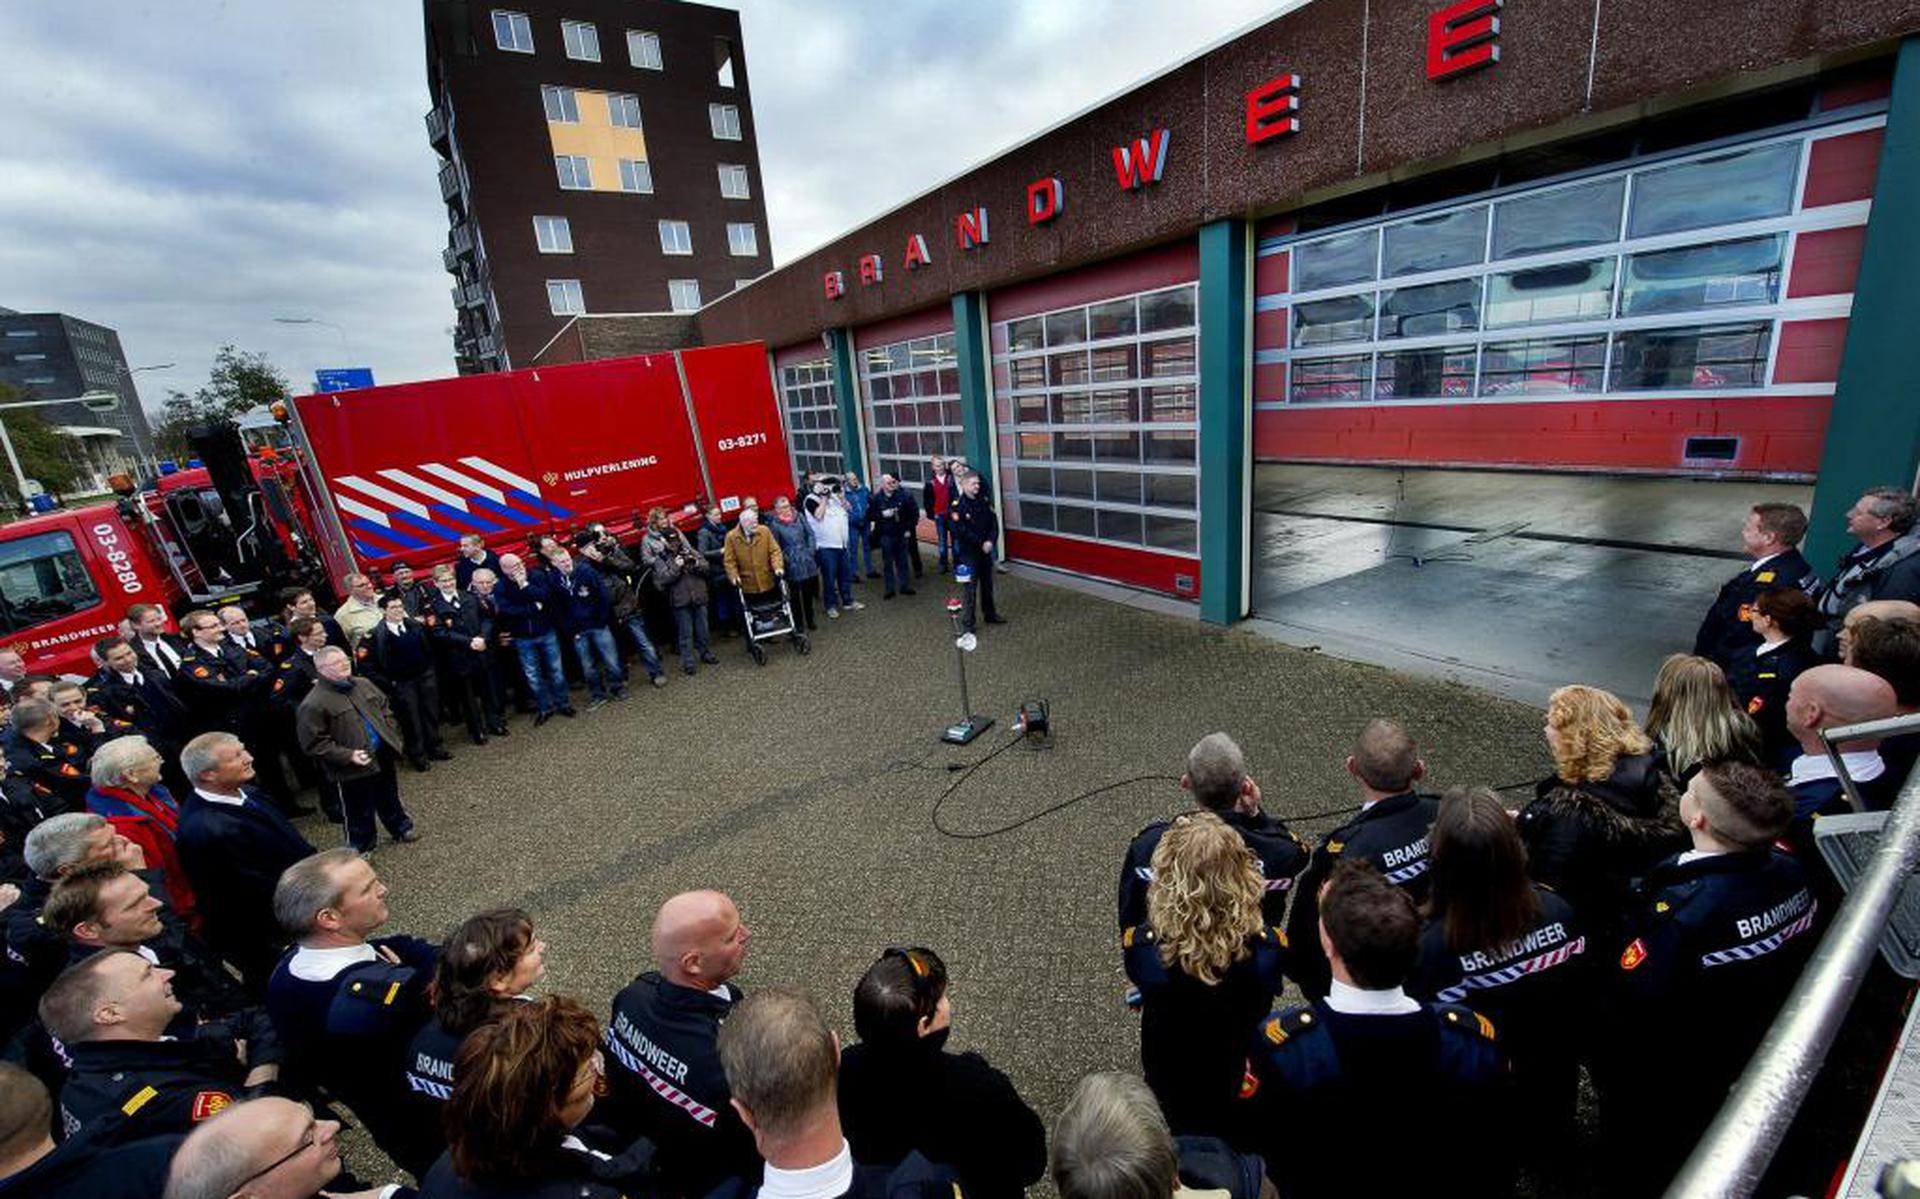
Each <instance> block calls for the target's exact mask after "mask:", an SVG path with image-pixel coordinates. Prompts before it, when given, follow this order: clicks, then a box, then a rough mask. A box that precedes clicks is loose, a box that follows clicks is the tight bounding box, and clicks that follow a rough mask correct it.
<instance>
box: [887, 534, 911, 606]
mask: <svg viewBox="0 0 1920 1199" xmlns="http://www.w3.org/2000/svg"><path fill="white" fill-rule="evenodd" d="M909 540H911V538H907V537H882V538H881V539H880V563H881V573H882V574H883V575H884V576H885V579H886V588H887V594H888V595H892V594H893V593H894V592H895V591H898V590H901V589H903V588H905V587H907V586H908V585H909V584H911V583H912V582H913V576H912V575H910V574H908V573H907V542H908V541H909ZM915 544H916V545H917V544H919V543H918V542H915Z"/></svg>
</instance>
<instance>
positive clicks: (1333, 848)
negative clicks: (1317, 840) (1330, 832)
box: [1327, 841, 1347, 854]
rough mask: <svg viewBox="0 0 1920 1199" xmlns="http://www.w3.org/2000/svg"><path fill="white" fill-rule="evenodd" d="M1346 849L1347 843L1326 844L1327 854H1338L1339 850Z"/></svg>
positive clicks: (1332, 842)
mask: <svg viewBox="0 0 1920 1199" xmlns="http://www.w3.org/2000/svg"><path fill="white" fill-rule="evenodd" d="M1346 847H1347V843H1346V842H1345V841H1329V842H1327V852H1328V853H1333V854H1337V853H1339V852H1340V851H1341V850H1344V849H1345V848H1346Z"/></svg>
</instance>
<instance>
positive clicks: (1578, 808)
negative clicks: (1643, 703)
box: [1519, 686, 1690, 927]
mask: <svg viewBox="0 0 1920 1199" xmlns="http://www.w3.org/2000/svg"><path fill="white" fill-rule="evenodd" d="M1542 731H1543V732H1544V734H1545V736H1546V740H1547V749H1548V750H1549V751H1550V752H1551V753H1552V755H1553V764H1554V772H1553V774H1551V775H1549V776H1548V777H1546V778H1544V779H1542V780H1540V783H1539V785H1538V786H1536V787H1535V788H1534V799H1533V802H1532V803H1530V804H1528V805H1527V806H1526V808H1525V809H1524V810H1523V811H1521V813H1520V818H1519V819H1520V836H1521V838H1522V839H1523V840H1525V841H1526V844H1527V862H1528V869H1529V871H1530V872H1531V873H1532V875H1533V877H1534V879H1535V880H1536V881H1538V882H1541V883H1545V884H1546V885H1547V886H1549V887H1552V888H1553V889H1554V890H1556V891H1558V892H1560V893H1561V894H1562V895H1564V896H1566V898H1567V900H1568V902H1570V903H1572V904H1573V906H1574V909H1575V910H1576V911H1577V912H1579V914H1580V916H1581V918H1582V919H1583V920H1585V921H1586V922H1587V923H1588V926H1589V927H1594V926H1595V925H1597V924H1602V923H1604V922H1606V921H1609V920H1612V919H1614V918H1615V917H1616V916H1617V914H1618V913H1619V912H1620V911H1622V910H1623V908H1622V905H1623V903H1624V901H1625V898H1626V891H1627V884H1628V881H1629V880H1630V879H1632V878H1634V877H1635V876H1637V875H1640V874H1644V873H1646V871H1647V870H1648V869H1649V868H1650V867H1652V866H1653V865H1655V864H1656V863H1658V862H1659V861H1660V860H1661V859H1662V858H1664V857H1666V856H1667V855H1668V854H1671V853H1679V852H1681V851H1683V850H1685V849H1686V848H1687V847H1688V845H1689V844H1690V842H1689V841H1688V839H1687V833H1686V829H1685V828H1684V827H1683V826H1682V825H1681V823H1680V789H1679V788H1678V787H1677V786H1675V785H1674V782H1673V779H1672V778H1671V777H1669V776H1668V774H1667V773H1666V771H1665V770H1663V769H1661V766H1660V759H1659V755H1657V754H1655V753H1654V752H1653V742H1652V741H1651V740H1649V739H1648V737H1647V735H1646V734H1645V733H1643V732H1641V731H1640V728H1639V726H1638V725H1636V724H1635V723H1634V720H1633V712H1632V711H1631V710H1629V709H1628V707H1627V705H1626V704H1624V703H1622V702H1620V699H1619V697H1618V696H1616V695H1614V694H1613V693H1611V692H1608V691H1602V690H1600V689H1599V688H1598V687H1582V686H1573V687H1562V688H1560V690H1558V691H1556V692H1554V693H1553V694H1552V695H1551V696H1549V697H1548V699H1547V720H1546V725H1545V728H1544V729H1543V730H1542Z"/></svg>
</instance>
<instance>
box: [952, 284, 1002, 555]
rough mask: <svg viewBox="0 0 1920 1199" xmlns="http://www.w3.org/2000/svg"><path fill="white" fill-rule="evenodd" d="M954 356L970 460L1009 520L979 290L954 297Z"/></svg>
mask: <svg viewBox="0 0 1920 1199" xmlns="http://www.w3.org/2000/svg"><path fill="white" fill-rule="evenodd" d="M953 356H954V359H955V361H956V362H957V363H958V365H959V368H960V424H961V426H962V427H963V429H964V430H965V434H964V435H965V437H966V447H967V448H966V459H967V461H968V462H970V463H972V464H973V467H974V469H975V470H978V471H979V472H980V473H981V474H983V475H985V476H986V483H985V484H984V486H985V487H986V488H987V495H988V497H989V498H990V499H992V501H993V506H994V509H995V510H996V511H1000V512H1001V516H1002V519H1003V520H1004V519H1005V511H1004V509H1002V507H1001V504H1000V475H999V472H998V471H995V470H994V469H993V396H992V395H991V394H990V393H989V391H988V389H987V379H988V377H989V376H988V375H987V303H986V299H985V297H983V296H982V295H981V294H980V293H979V292H977V291H963V292H961V293H960V294H958V295H956V296H954V297H953Z"/></svg>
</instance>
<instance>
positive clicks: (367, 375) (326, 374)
mask: <svg viewBox="0 0 1920 1199" xmlns="http://www.w3.org/2000/svg"><path fill="white" fill-rule="evenodd" d="M372 386H373V368H372V367H370V366H342V367H336V368H334V369H332V370H317V371H315V372H313V389H314V390H315V391H352V390H353V389H354V388H356V387H372Z"/></svg>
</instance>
